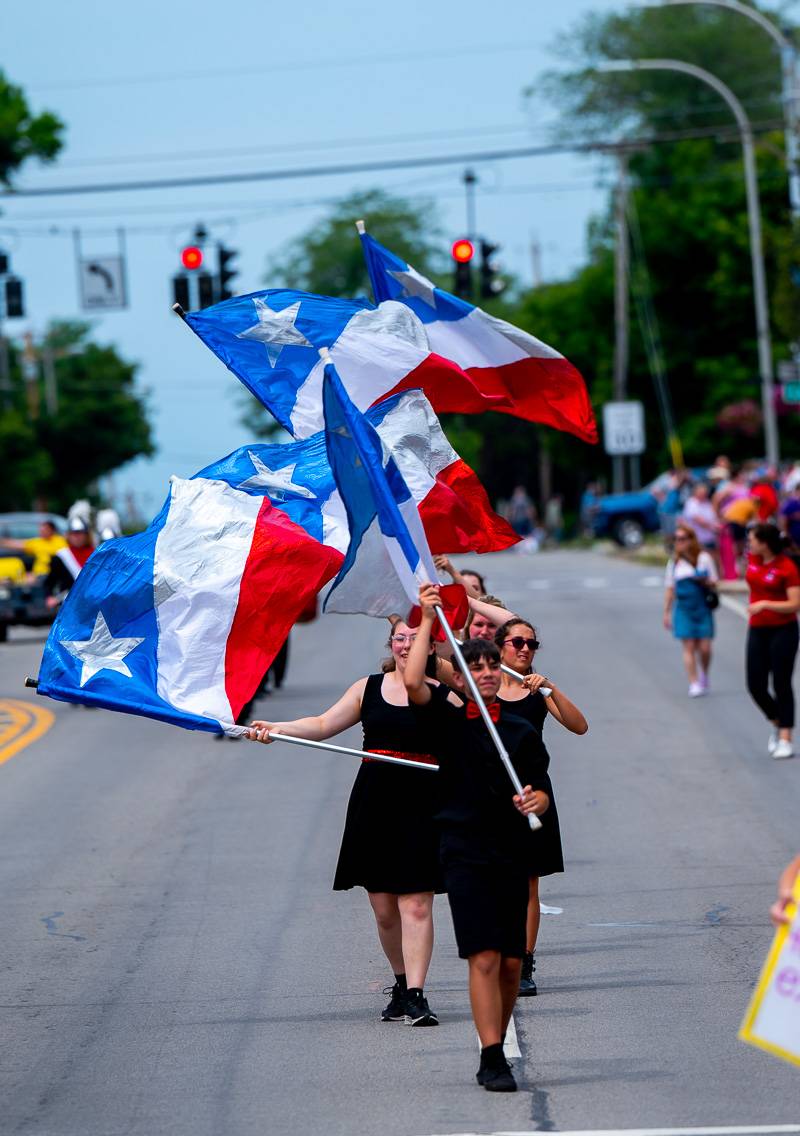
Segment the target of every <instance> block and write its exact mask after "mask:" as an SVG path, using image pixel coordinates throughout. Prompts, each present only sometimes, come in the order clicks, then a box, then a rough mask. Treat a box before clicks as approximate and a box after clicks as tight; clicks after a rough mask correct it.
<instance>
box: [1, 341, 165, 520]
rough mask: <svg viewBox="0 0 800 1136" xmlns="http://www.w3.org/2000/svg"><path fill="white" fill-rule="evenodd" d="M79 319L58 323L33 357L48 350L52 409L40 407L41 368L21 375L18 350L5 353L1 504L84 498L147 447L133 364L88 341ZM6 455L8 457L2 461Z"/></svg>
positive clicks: (52, 503) (55, 504)
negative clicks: (7, 392)
mask: <svg viewBox="0 0 800 1136" xmlns="http://www.w3.org/2000/svg"><path fill="white" fill-rule="evenodd" d="M89 334H90V326H89V325H88V324H85V323H78V322H75V323H67V322H64V323H57V324H53V325H52V326H51V328H50V330H49V331H48V334H47V336H46V339H45V343H44V344H43V345H42V346H41V349H40V354H41V355H44V354H45V353H46V352H47V351H50V352H52V354H53V365H54V373H55V378H56V384H57V395H58V410H57V413H55V414H52V413H50V412H49V411H48V409H47V402H46V398H45V390H44V379H43V375H42V373H41V371H40V372H39V374H38V375H37V377H36V379H35V380H34V381H33V383H32V384H31V383H30V382H26V381H25V379H24V378H23V375H22V372H21V369H20V352H19V350H15V351H13V353H12V356H11V362H12V367H11V380H12V386H13V392H12V401H13V404H12V405H11V406H10V407H6V408H5V410H3V411H0V445H1V446H2V452H3V455H4V458H6V466H5V477H4V478H3V481H2V483H1V484H0V509H13V508H17V509H20V508H26V507H31V506H32V505H33V504H34V502H35V501H39V502H46V503H47V506H48V507H49V508H53V509H64V508H66V507H67V506H68V505H70V504H71V502H72V501H74V500H75V498H76V497H82V496H87V495H91V494H92V493H93V489H94V486H95V484H96V482H97V479H98V478H100V477H102V476H103V475H104V474H107V473H110V472H111V471H112V470H114V469H116V468H117V467H118V466H120V465H123V464H124V463H125V462H128V461H131V460H132V459H133V458H135V457H139V456H141V455H150V454H152V453H153V452H154V447H153V442H152V437H151V432H150V425H149V423H148V420H147V415H146V408H145V403H144V399H143V398H142V396H141V395H140V394H138V393H137V392H136V390H135V387H134V382H135V376H136V365H135V364H133V363H128V362H126V361H125V360H124V359H122V358H121V357H120V355H119V354H118V353H117V351H116V349H115V348H114V347H109V346H102V345H100V344H97V343H94V342H92V341H91V339H90V338H89ZM9 457H10V460H9Z"/></svg>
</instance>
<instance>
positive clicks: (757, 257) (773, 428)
mask: <svg viewBox="0 0 800 1136" xmlns="http://www.w3.org/2000/svg"><path fill="white" fill-rule="evenodd" d="M596 69H597V70H598V71H680V72H681V73H682V74H684V75H691V76H692V77H693V78H695V79H699V80H700V82H701V83H706V84H707V85H708V86H709V87H711V88H712V89H713V90H715V91H716V92H717V94H718V95H720V96H721V98H723V99H724V100H725V102H726V103H727V104H728V106H729V107H730V108H731V110H732V111H733V114H734V117H735V118H736V121H737V123H738V125H739V132H740V134H741V138H742V157H743V159H744V184H745V191H746V194H747V218H748V223H749V226H750V262H751V267H752V273H753V300H754V303H755V316H756V336H757V339H758V368H759V374H760V378H761V409H762V414H763V417H764V444H765V450H766V458H767V461H768V462H769V463H770V464H771V465H775V464H777V462H778V460H779V457H780V454H779V446H778V420H777V415H776V413H775V387H774V377H773V370H772V341H771V338H770V330H769V306H768V303H767V286H766V274H765V271H764V246H763V241H762V237H761V204H760V201H759V196H758V178H757V175H756V159H755V147H754V145H753V131H752V128H751V126H750V120H749V118H748V117H747V115H746V114H745V111H744V107H743V106H742V104H741V103H740V102H739V100H738V99H737V98H736V96H735V95H734V93H733V91H732V90H731V89H730V87H728V86H726V85H725V83H723V82H722V81H721V80H720V79H718V78H717V77H716V75H712V74H711V72H710V71H705V70H703V68H702V67H695V65H694V64H693V63H684V62H683V61H682V60H679V59H621V60H614V61H612V62H608V63H600V64H598V65H597V68H596Z"/></svg>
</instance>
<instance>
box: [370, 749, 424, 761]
mask: <svg viewBox="0 0 800 1136" xmlns="http://www.w3.org/2000/svg"><path fill="white" fill-rule="evenodd" d="M369 752H370V753H382V754H384V755H385V756H386V757H402V758H404V759H405V760H406V761H417V762H419V763H420V765H438V764H439V762H438V761H437V760H436V758H435V757H431V755H430V754H429V753H406V752H405V751H404V750H400V749H371V750H370V751H369ZM361 760H362V762H364V761H374V760H375V758H374V757H362V758H361Z"/></svg>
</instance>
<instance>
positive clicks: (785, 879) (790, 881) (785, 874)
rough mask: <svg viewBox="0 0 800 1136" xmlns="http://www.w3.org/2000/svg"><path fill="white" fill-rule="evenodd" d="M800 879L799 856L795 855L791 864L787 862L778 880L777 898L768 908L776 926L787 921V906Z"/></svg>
mask: <svg viewBox="0 0 800 1136" xmlns="http://www.w3.org/2000/svg"><path fill="white" fill-rule="evenodd" d="M799 880H800V856H795V858H794V860H792V862H791V864H787V865H786V867H785V868H784V869H783V871H782V872H781V875H780V879H779V880H778V898H777V899H776V900H775V902H774V903H773V905H772V907H770V909H769V917H770V919H771V920H772V922H773V923H774V924H775V926H776V927H782V926H783V925H784V924H785V923H788V922H789V915H788V913H787V910H786V909H787V908H788V906H789V904H790V903H791V902H792V900H793V897H794V891H795V888H796V887H797V886H798V881H799Z"/></svg>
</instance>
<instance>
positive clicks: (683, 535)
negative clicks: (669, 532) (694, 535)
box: [675, 533, 689, 540]
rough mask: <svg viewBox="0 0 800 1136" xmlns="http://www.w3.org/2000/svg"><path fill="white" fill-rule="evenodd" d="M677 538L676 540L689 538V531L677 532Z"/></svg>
mask: <svg viewBox="0 0 800 1136" xmlns="http://www.w3.org/2000/svg"><path fill="white" fill-rule="evenodd" d="M675 539H676V540H688V539H689V534H688V533H675Z"/></svg>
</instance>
